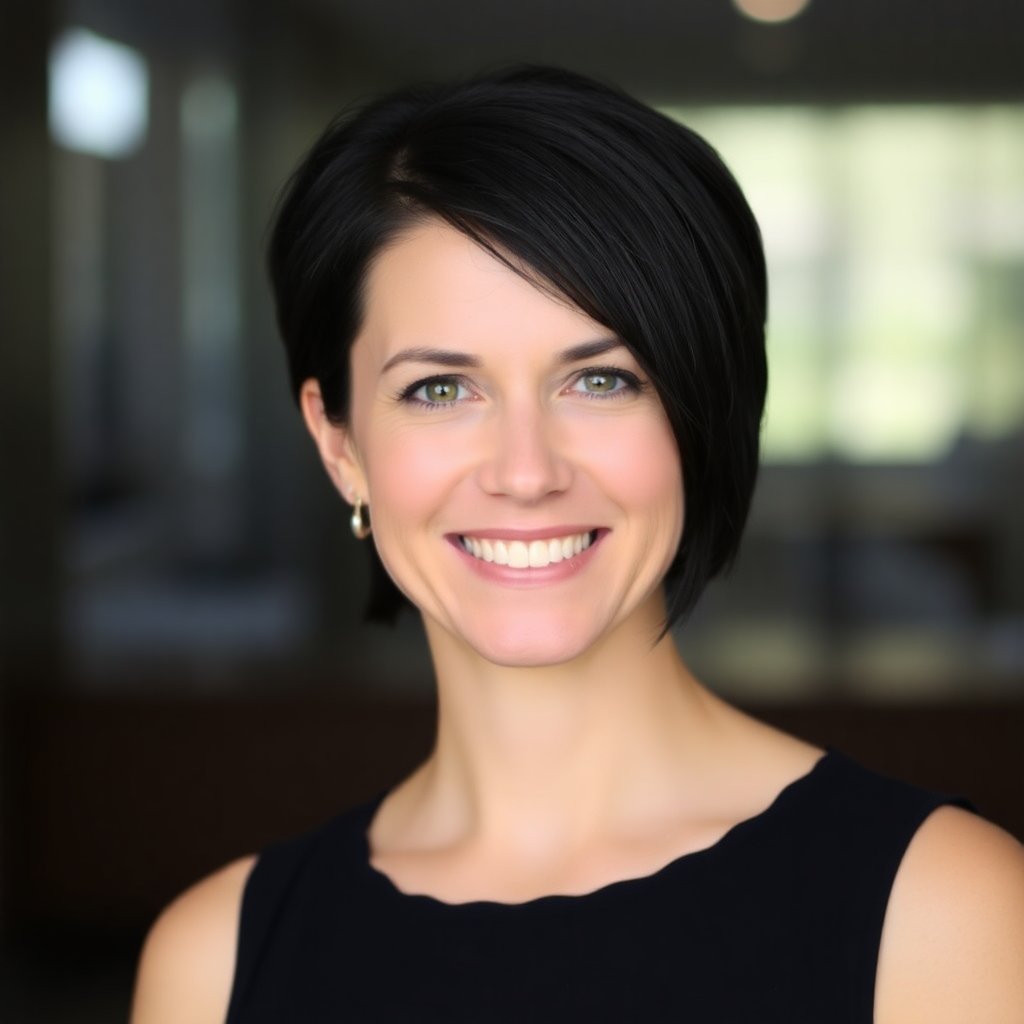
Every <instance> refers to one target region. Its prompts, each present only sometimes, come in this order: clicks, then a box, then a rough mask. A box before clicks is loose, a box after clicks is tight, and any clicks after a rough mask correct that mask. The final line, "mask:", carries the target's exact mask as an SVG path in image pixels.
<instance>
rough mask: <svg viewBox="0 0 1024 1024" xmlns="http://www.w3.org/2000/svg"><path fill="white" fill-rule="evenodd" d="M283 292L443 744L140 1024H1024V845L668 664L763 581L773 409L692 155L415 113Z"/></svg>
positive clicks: (631, 140)
mask: <svg viewBox="0 0 1024 1024" xmlns="http://www.w3.org/2000/svg"><path fill="white" fill-rule="evenodd" d="M271 272H272V279H273V283H274V288H275V293H276V297H277V302H278V314H279V324H280V328H281V332H282V335H283V337H284V339H285V343H286V346H287V349H288V356H289V361H290V369H291V374H292V379H293V384H294V389H295V393H296V397H297V399H298V402H299V405H300V407H301V409H302V412H303V415H304V418H305V421H306V424H307V426H308V428H309V430H310V433H311V434H312V436H313V439H314V441H315V443H316V444H317V447H318V449H319V452H320V455H321V457H322V459H323V462H324V465H325V467H326V469H327V472H328V474H329V475H330V477H331V479H332V481H333V482H334V484H335V486H336V487H337V488H338V490H339V491H340V492H341V494H342V495H343V496H344V497H345V498H346V499H347V500H348V501H349V502H350V503H351V505H352V506H353V509H354V511H353V516H352V526H353V529H354V531H355V532H356V534H357V535H358V536H361V537H365V536H366V535H367V534H368V533H369V532H370V530H371V525H370V519H369V512H370V511H371V510H372V515H373V518H372V537H373V543H374V544H375V545H376V551H377V553H378V554H379V556H380V561H381V563H382V564H383V566H384V567H385V569H386V573H385V572H384V571H383V570H380V569H379V567H378V570H379V571H378V575H377V577H376V579H375V589H374V594H373V598H372V606H371V611H372V613H373V614H374V615H375V616H376V617H378V618H382V617H383V618H387V617H389V616H393V615H394V613H395V612H396V610H397V608H398V606H399V604H400V603H401V602H402V601H404V600H408V601H410V602H411V603H412V604H413V605H414V606H415V607H416V608H417V609H418V611H419V612H420V614H421V615H422V617H423V622H424V625H425V628H426V632H427V637H428V639H429V642H430V649H431V654H432V658H433V661H434V668H435V673H436V677H437V686H438V699H439V721H438V729H437V740H436V745H435V748H434V751H433V753H432V754H431V756H430V757H429V758H428V760H427V761H426V763H425V764H424V765H422V766H421V767H420V768H419V769H418V770H417V771H416V772H415V773H414V774H413V775H412V776H411V777H410V778H408V779H406V780H405V781H404V782H402V783H401V784H400V785H398V786H397V787H396V788H395V789H393V790H391V791H390V792H389V793H387V794H386V795H384V797H383V798H382V799H381V800H377V801H374V802H373V803H372V804H370V805H368V806H366V807H363V808H359V809H357V810H356V811H354V812H350V813H349V814H346V815H342V816H341V817H340V818H339V819H337V820H336V821H334V822H332V823H330V824H329V825H327V826H325V827H324V828H323V829H321V830H320V831H318V832H317V833H315V834H314V835H313V836H311V837H306V838H304V839H301V840H298V841H294V842H291V843H285V844H281V845H279V846H277V847H273V848H271V849H270V850H268V851H266V852H265V853H264V854H262V855H261V856H260V857H259V858H258V859H256V858H248V859H246V860H243V861H240V862H238V863H236V864H233V865H231V866H229V867H228V868H226V869H224V870H223V871H222V872H220V873H219V874H217V875H214V876H213V877H211V878H209V879H207V880H205V881H203V882H201V883H200V884H199V885H198V886H196V887H195V888H194V889H192V890H190V891H189V892H188V893H186V894H185V895H184V896H183V897H181V898H180V899H179V900H178V901H177V902H176V903H175V904H173V905H172V906H171V907H170V908H169V909H168V910H167V911H165V913H164V915H163V916H162V917H161V919H160V920H159V921H158V923H157V924H156V926H155V927H154V929H153V932H152V933H151V935H150V938H149V939H148V941H147V945H146V949H145V952H144V954H143V960H142V965H141V968H140V976H139V982H138V990H137V993H136V1005H135V1012H134V1018H133V1019H134V1021H135V1024H160V1022H163V1021H173V1022H175V1024H181V1022H197V1024H198V1022H206V1021H210V1022H214V1021H217V1022H220V1021H224V1020H225V1019H227V1020H229V1021H230V1022H232V1024H243V1022H244V1024H252V1022H262V1021H275V1022H282V1021H301V1022H304V1024H313V1022H319V1021H347V1020H353V1021H446V1022H458V1021H475V1022H480V1021H602V1020H614V1021H630V1022H635V1021H671V1020H680V1021H698V1022H701V1024H709V1022H716V1021H722V1022H729V1024H742V1022H757V1024H764V1022H768V1021H784V1022H786V1024H799V1022H808V1024H810V1022H814V1024H823V1022H828V1024H832V1022H840V1021H851V1022H853V1021H860V1022H867V1021H871V1020H875V1021H878V1022H880V1024H889V1022H899V1024H909V1022H913V1021H927V1022H928V1024H942V1022H946V1021H950V1022H952V1021H958V1022H959V1021H967V1020H970V1021H976V1022H982V1021H984V1022H992V1024H995V1022H1007V1024H1009V1022H1011V1021H1013V1022H1019V1021H1021V1020H1024V852H1022V850H1021V848H1020V847H1019V846H1018V845H1017V844H1016V842H1015V841H1014V840H1012V839H1011V838H1010V837H1009V836H1007V835H1006V834H1004V833H1002V832H1000V831H999V830H998V829H996V828H995V827H994V826H992V825H989V824H987V823H986V822H984V821H982V820H980V819H978V818H977V817H975V816H973V815H972V814H971V813H969V812H968V811H966V810H964V809H962V808H960V807H956V806H953V805H951V804H950V803H949V802H948V801H945V800H944V799H942V798H940V797H937V796H934V795H932V794H928V793H924V792H922V791H919V790H916V789H913V788H912V787H906V786H902V785H901V784H898V783H895V782H891V781H888V780H883V779H880V778H878V777H877V776H874V775H872V774H871V773H869V772H867V771H865V770H864V769H861V768H859V767H857V766H856V765H854V764H852V763H851V762H849V761H847V760H845V759H844V758H842V757H841V756H840V755H838V754H835V753H825V752H823V751H822V750H820V749H817V748H815V747H813V746H811V745H809V744H807V743H804V742H801V741H799V740H797V739H794V738H792V737H789V736H787V735H784V734H782V733H779V732H776V731H775V730H773V729H770V728H768V727H767V726H765V725H763V724H761V723H758V722H756V721H753V720H751V719H750V718H748V717H746V716H745V715H743V714H741V713H740V712H738V711H737V710H735V709H733V708H731V707H729V706H728V705H726V704H724V703H723V702H722V701H720V700H718V699H717V698H715V697H714V696H713V695H711V694H710V693H709V692H708V691H707V690H706V689H704V687H703V686H702V685H701V684H700V683H699V682H698V680H696V679H695V678H694V677H693V676H692V675H691V673H690V672H689V671H688V670H687V668H686V666H685V664H684V663H683V661H682V660H681V658H680V656H679V654H678V652H677V650H676V648H675V646H674V644H673V642H672V640H671V637H670V635H669V633H668V627H669V625H670V624H671V623H672V622H673V621H675V620H676V619H678V618H679V617H680V616H681V615H684V614H685V613H686V612H688V611H689V610H690V609H691V608H692V607H693V605H694V603H695V602H696V600H697V599H698V597H699V595H700V592H701V590H702V588H703V586H704V585H705V584H706V582H707V581H708V579H710V578H711V577H712V576H713V575H714V574H716V573H717V572H719V571H720V570H721V569H722V568H723V567H724V566H726V565H727V564H728V563H729V561H730V559H731V558H732V557H733V555H734V553H735V551H736V548H737V546H738V543H739V539H740V533H741V531H742V527H743V523H744V520H745V518H746V514H747V509H748V506H749V502H750V497H751V493H752V490H753V485H754V479H755V475H756V469H757V444H758V432H759V426H760V421H761V415H762V409H763V402H764V392H765V380H766V373H765V357H764V335H763V325H764V314H765V273H764V263H763V257H762V253H761V247H760V241H759V236H758V231H757V227H756V224H755V223H754V220H753V217H752V215H751V213H750V211H749V209H748V207H747V205H746V203H745V201H744V200H743V197H742V195H741V193H740V191H739V189H738V187H737V186H736V184H735V182H734V181H733V179H732V178H731V176H730V175H729V173H728V171H727V170H726V169H725V167H724V166H723V165H722V164H721V162H720V161H719V160H718V158H717V157H716V155H715V154H714V152H713V151H712V150H711V149H710V148H709V147H708V146H707V145H706V144H705V143H703V141H702V140H700V139H699V138H697V137H696V136H695V135H693V134H692V133H691V132H689V131H687V130H686V129H684V128H681V127H679V126H678V125H676V124H674V123H672V122H671V121H669V120H668V119H666V118H664V117H662V116H661V115H659V114H657V113H655V112H654V111H652V110H650V109H648V108H646V107H644V106H642V105H641V104H639V103H637V102H635V101H634V100H632V99H630V98H629V97H627V96H625V95H623V94H622V93H620V92H618V91H617V90H614V89H611V88H608V87H605V86H603V85H599V84H597V83H594V82H592V81H589V80H587V79H584V78H581V77H579V76H576V75H572V74H569V73H565V72H557V71H553V70H545V69H520V70H516V71H513V72H508V73H502V74H497V75H489V76H484V77H480V78H476V79H473V80H470V81H467V82H463V83H457V84H454V85H449V86H442V87H437V88H430V89H417V90H409V91H405V92H402V93H399V94H396V95H394V96H391V97H387V98H385V99H383V100H381V101H378V102H376V103H374V104H372V105H370V106H368V107H367V108H365V109H364V110H362V111H361V112H359V113H356V114H355V115H353V116H350V117H348V118H345V119H343V120H340V121H338V122H336V123H335V124H333V125H332V126H330V127H329V128H328V130H327V132H326V133H325V134H324V136H323V137H322V138H321V139H320V141H319V142H318V143H317V144H316V145H315V146H314V148H313V150H312V151H311V153H310V154H309V155H308V156H307V158H306V160H305V161H304V163H303V165H302V166H301V167H300V169H299V170H298V172H297V173H296V175H295V177H294V178H293V180H292V182H291V184H290V186H289V189H288V192H287V195H286V197H285V200H284V202H283V205H282V207H281V209H280V211H279V214H278V219H277V224H276V227H275V231H274V235H273V240H272V246H271ZM392 581H393V582H392ZM396 585H397V589H396ZM239 917H240V924H239Z"/></svg>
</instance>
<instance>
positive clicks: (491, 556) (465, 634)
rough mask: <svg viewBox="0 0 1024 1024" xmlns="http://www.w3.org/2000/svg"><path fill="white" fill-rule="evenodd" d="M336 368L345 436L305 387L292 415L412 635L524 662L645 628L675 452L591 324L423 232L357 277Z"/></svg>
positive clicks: (469, 252)
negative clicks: (360, 522)
mask: <svg viewBox="0 0 1024 1024" xmlns="http://www.w3.org/2000/svg"><path fill="white" fill-rule="evenodd" d="M351 361H352V378H351V408H350V423H349V425H348V428H347V429H346V430H341V429H339V428H334V427H330V426H329V425H328V424H326V422H325V421H323V420H322V419H320V420H319V421H318V420H317V415H316V408H317V407H318V403H317V402H316V395H317V394H318V392H317V391H316V386H315V384H311V385H307V389H306V392H305V393H304V402H305V405H306V410H307V418H308V419H309V420H310V423H311V427H313V428H314V432H315V433H318V436H319V437H320V444H321V450H322V452H323V454H324V458H325V461H327V463H328V467H329V469H331V471H332V474H333V475H334V477H335V480H336V481H337V482H338V484H339V486H340V487H342V489H343V490H344V491H345V492H346V493H347V494H349V495H350V496H360V497H362V498H364V500H366V501H367V503H368V505H369V507H370V510H371V515H372V522H373V537H374V540H375V542H376V544H377V548H378V550H379V552H380V555H381V558H382V560H383V562H384V564H385V566H386V567H387V569H388V571H389V572H390V574H391V576H392V577H393V578H394V580H395V582H396V583H397V584H398V586H399V587H400V588H401V589H402V591H404V593H405V594H406V595H407V596H408V597H409V598H410V599H411V600H412V601H413V603H414V604H415V605H416V606H417V607H418V608H419V609H420V611H421V612H422V613H423V615H424V617H425V621H426V624H427V628H428V632H432V631H434V630H436V629H441V630H444V631H446V632H447V633H448V634H450V635H451V637H453V638H454V639H455V640H456V641H457V642H459V643H461V644H464V645H466V646H467V647H468V648H470V649H472V650H473V651H475V652H477V653H478V654H479V655H481V656H483V657H484V658H486V659H488V660H489V661H492V662H494V663H497V664H502V665H520V666H532V665H546V664H560V663H563V662H566V661H568V660H571V659H572V658H575V657H578V656H580V655H581V654H583V653H584V652H586V651H588V650H589V649H590V648H592V647H593V646H594V645H595V644H599V643H601V642H602V641H603V640H605V639H606V638H607V637H609V636H610V635H612V634H613V633H614V632H615V631H617V630H619V629H621V628H623V626H624V625H625V624H627V623H629V622H633V623H634V624H640V623H643V624H644V628H645V631H646V634H647V635H648V636H649V633H650V628H651V623H652V622H654V623H656V626H655V628H657V626H658V625H660V617H661V607H662V605H661V601H662V597H661V590H660V582H661V580H662V577H663V576H664V574H665V572H666V570H667V568H668V566H669V564H670V563H671V561H672V559H673V557H674V555H675V552H676V549H677V547H678V545H679V540H680V537H681V534H682V527H683V482H682V471H681V466H680V462H679V454H678V450H677V447H676V443H675V438H674V437H673V434H672V430H671V428H670V426H669V423H668V420H667V419H666V417H665V413H664V410H663V409H662V406H661V402H660V401H659V399H658V397H657V394H656V392H655V390H654V388H653V386H652V384H651V383H650V382H649V381H648V380H647V378H646V377H645V375H644V374H643V372H642V371H641V369H640V367H639V365H638V364H637V362H636V360H635V359H634V358H633V356H632V354H631V353H630V352H629V350H628V349H627V348H626V347H625V346H624V345H622V344H621V343H620V342H619V341H618V339H616V338H615V337H614V336H613V335H611V334H610V333H609V331H608V330H607V328H605V327H602V326H601V325H600V324H597V323H595V322H594V321H593V320H591V319H589V318H588V317H586V316H585V315H583V314H582V313H581V312H579V311H578V310H576V309H575V308H573V307H571V306H570V305H568V304H567V303H565V302H561V301H558V300H557V299H556V298H554V297H552V296H551V295H550V294H547V293H545V292H544V291H541V290H540V289H539V288H537V287H535V286H533V285H531V284H530V283H529V282H528V281H526V280H524V279H523V278H522V277H520V276H519V275H518V274H516V273H514V272H513V271H511V270H510V269H509V268H508V267H506V266H504V265H503V264H502V263H501V262H500V261H498V260H496V259H495V258H494V257H493V256H491V255H490V254H488V253H487V252H486V251H485V250H483V249H482V248H480V247H479V246H478V245H476V244H475V243H474V242H472V241H471V240H469V239H468V238H466V237H465V236H464V235H462V234H461V233H460V232H458V231H456V230H455V229H454V228H451V227H449V226H447V225H444V224H442V223H439V222H437V221H428V222H426V223H422V224H420V225H418V226H416V227H415V228H414V229H412V230H411V231H410V232H409V233H407V234H405V235H403V236H401V237H400V239H399V240H398V241H396V242H395V243H394V244H393V245H392V246H391V247H389V248H387V249H386V250H384V251H383V252H382V253H381V254H380V256H379V258H378V259H377V261H376V262H375V264H374V265H373V267H372V269H371V271H370V273H369V276H368V280H367V291H366V316H365V322H364V325H363V328H362V330H361V332H360V333H359V335H358V337H357V338H356V340H355V343H354V345H353V348H352V353H351ZM310 397H312V404H313V405H312V408H311V406H310ZM318 422H319V425H317V424H318Z"/></svg>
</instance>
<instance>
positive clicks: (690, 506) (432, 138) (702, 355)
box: [269, 67, 767, 624]
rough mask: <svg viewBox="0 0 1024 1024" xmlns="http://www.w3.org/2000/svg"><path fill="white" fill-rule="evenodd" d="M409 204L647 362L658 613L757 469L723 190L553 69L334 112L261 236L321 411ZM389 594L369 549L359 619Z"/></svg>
mask: <svg viewBox="0 0 1024 1024" xmlns="http://www.w3.org/2000/svg"><path fill="white" fill-rule="evenodd" d="M425 217H438V218H441V219H443V220H444V221H447V222H448V223H449V224H451V225H453V226H454V227H455V228H457V229H458V230H459V231H462V232H464V233H465V234H466V235H468V236H469V237H471V238H473V239H474V240H476V241H477V242H479V243H480V244H482V245H484V246H485V247H487V248H488V249H489V250H490V251H491V252H492V254H493V255H495V256H496V257H497V258H498V259H501V260H502V261H503V262H505V263H506V264H507V265H508V266H510V267H511V268H512V269H514V270H516V271H517V272H519V273H524V272H529V273H530V274H531V277H532V278H533V279H537V278H539V279H540V280H541V281H542V282H546V283H547V284H549V285H550V287H551V288H552V289H553V290H555V291H557V292H559V293H561V294H562V295H564V296H566V297H567V298H568V299H569V300H570V301H571V302H572V303H573V304H574V305H575V306H577V307H578V308H579V309H580V310H582V311H583V312H584V313H585V314H587V315H588V316H589V317H591V318H592V319H594V320H596V321H597V322H599V323H601V324H603V325H604V326H606V327H608V328H609V329H610V330H611V331H613V332H614V333H615V334H616V335H617V336H618V337H619V338H621V339H622V341H623V342H624V343H625V344H626V346H627V347H628V348H629V349H630V350H631V351H632V353H633V354H634V355H635V357H636V359H637V360H638V362H639V363H640V365H641V366H642V367H643V369H644V371H645V373H647V374H648V375H649V376H650V379H651V381H652V382H653V384H654V386H655V388H656V390H657V392H658V395H659V396H660V398H661V401H662V403H663V405H664V407H665V411H666V413H667V415H668V419H669V422H670V423H671V426H672V430H673V432H674V434H675V437H676V441H677V443H678V446H679V452H680V456H681V459H682V467H683V480H684V487H685V494H686V517H685V526H684V530H683V538H682V541H681V543H680V547H679V551H678V553H677V555H676V557H675V560H674V561H673V563H672V565H671V567H670V569H669V572H668V574H667V576H666V591H667V592H666V602H667V621H668V624H671V623H672V622H674V621H676V620H677V619H679V618H680V617H681V616H682V615H685V614H686V613H687V612H689V611H690V610H691V609H692V608H693V606H694V605H695V604H696V602H697V599H698V598H699V596H700V594H701V591H702V590H703V589H704V586H705V584H706V583H707V582H708V580H709V579H711V578H712V577H713V576H714V575H716V574H717V573H718V572H720V571H721V570H722V569H723V568H725V567H727V566H728V565H729V564H730V563H731V561H732V560H733V558H734V557H735V554H736V551H737V549H738V547H739V542H740V538H741V535H742V532H743V526H744V523H745V522H746V518H747V514H748V511H749V508H750V501H751V498H752V495H753V490H754V484H755V481H756V477H757V462H758V440H759V435H760V427H761V418H762V413H763V408H764V398H765V390H766V386H767V368H766V362H765V348H764V321H765V311H766V301H767V298H766V291H767V288H766V274H765V265H764V254H763V252H762V248H761V238H760V233H759V231H758V228H757V223H756V221H755V220H754V217H753V214H752V213H751V212H750V208H749V207H748V206H747V203H746V201H745V199H744V198H743V194H742V193H741V192H740V189H739V186H738V185H737V184H736V182H735V180H734V179H733V177H732V175H731V174H730V173H729V171H728V169H727V168H726V167H725V165H724V164H723V163H722V161H721V159H720V158H719V157H718V155H717V154H716V153H715V151H714V150H713V149H712V148H711V147H710V146H709V145H708V144H707V143H706V142H704V140H703V139H701V138H700V137H699V136H698V135H696V134H695V133H694V132H692V131H690V130H689V129H687V128H685V127H683V126H681V125H679V124H678V123H676V122H675V121H672V120H671V119H670V118H668V117H666V116H664V115H662V114H660V113H658V112H657V111H655V110H652V109H651V108H650V107H647V106H645V105H644V104H642V103H640V102H638V101H637V100H634V99H633V98H632V97H630V96H628V95H626V94H625V93H623V92H621V91H620V90H619V89H617V88H615V87H613V86H609V85H605V84H602V83H599V82H596V81H593V80H591V79H589V78H586V77H584V76H582V75H578V74H575V73H572V72H568V71H562V70H557V69H553V68H542V67H518V68H515V69H512V70H507V71H502V72H499V73H491V74H485V75H481V76H478V77H474V78H471V79H467V80H461V81H456V82H453V83H447V84H441V85H430V86H417V87H412V88H407V89H404V90H402V91H400V92H397V93H394V94H392V95H389V96H386V97H384V98H382V99H378V100H375V101H373V102H371V103H369V104H368V105H366V106H364V107H362V108H361V109H359V110H357V111H355V112H350V113H347V114H344V115H342V116H341V117H339V118H338V119H336V120H335V121H333V122H332V123H331V124H330V125H329V126H328V128H327V130H326V131H325V132H324V134H323V135H322V136H321V137H320V139H319V140H318V141H317V142H316V144H315V145H314V146H313V148H312V150H311V151H310V152H309V153H308V155H307V156H306V157H305V159H304V160H303V161H302V163H301V165H300V166H299V168H298V170H297V171H296V172H295V174H294V175H293V177H292V178H291V181H290V182H289V184H288V186H287V189H286V191H285V194H284V196H283V198H282V201H281V204H280V207H279V209H278V212H277V215H276V223H275V224H274V227H273V232H272V236H271V242H270V252H269V266H270V276H271V281H272V284H273V288H274V294H275V296H276V300H277V317H278V325H279V327H280V331H281V335H282V337H283V339H284V343H285V346H286V348H287V351H288V362H289V369H290V373H291V380H292V387H293V389H294V391H295V392H296V394H297V393H298V390H299V388H300V387H301V385H302V383H303V382H304V381H305V380H307V379H308V378H310V377H312V378H315V379H317V380H318V381H319V383H320V387H321V389H322V392H323V397H324V404H325V407H326V411H327V415H328V416H329V417H330V418H331V419H333V420H335V421H336V422H344V421H345V418H346V411H347V408H348V400H349V393H348V392H349V349H350V346H351V344H352V342H353V340H354V338H355V336H356V334H357V333H358V331H359V328H360V324H361V319H362V316H363V286H364V283H365V278H366V274H367V270H368V267H369V265H370V262H371V261H372V259H373V258H374V257H375V256H376V255H377V253H379V252H380V250H381V249H382V248H383V247H384V246H385V245H387V244H388V242H390V241H391V240H392V239H393V238H394V237H395V236H396V234H397V233H398V232H400V231H401V230H403V229H404V228H406V227H407V226H408V225H409V224H410V223H411V222H414V221H417V220H421V219H423V218H425ZM524 267H525V268H526V271H524ZM403 601H404V598H403V597H402V595H400V593H399V591H398V589H397V588H396V587H395V586H394V584H392V583H391V581H390V579H388V577H387V575H386V573H385V571H384V568H383V566H382V565H381V564H380V562H379V559H377V558H376V557H374V587H373V593H372V595H371V602H370V606H369V608H368V611H367V616H368V618H371V619H377V620H391V619H393V618H394V616H395V615H396V614H397V611H398V610H399V608H400V607H401V603H402V602H403Z"/></svg>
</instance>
